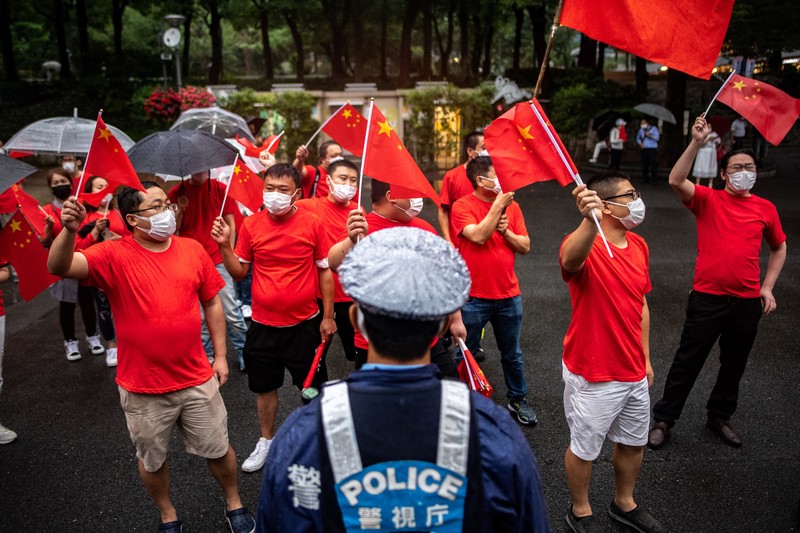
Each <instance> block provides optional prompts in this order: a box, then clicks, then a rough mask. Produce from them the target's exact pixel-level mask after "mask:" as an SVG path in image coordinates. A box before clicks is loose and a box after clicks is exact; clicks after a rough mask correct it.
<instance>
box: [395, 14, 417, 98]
mask: <svg viewBox="0 0 800 533" xmlns="http://www.w3.org/2000/svg"><path fill="white" fill-rule="evenodd" d="M419 7H420V6H419V2H418V0H407V1H406V12H405V15H404V16H403V30H402V33H401V37H400V75H399V76H398V80H397V85H398V86H399V87H406V86H408V84H409V82H410V81H411V32H412V31H413V30H414V22H415V21H416V20H417V13H418V12H419Z"/></svg>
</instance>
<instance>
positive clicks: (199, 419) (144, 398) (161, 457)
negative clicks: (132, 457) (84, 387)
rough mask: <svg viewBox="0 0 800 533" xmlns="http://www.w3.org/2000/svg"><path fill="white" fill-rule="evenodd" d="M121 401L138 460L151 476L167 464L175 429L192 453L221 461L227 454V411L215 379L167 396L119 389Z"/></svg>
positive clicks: (187, 449) (188, 450)
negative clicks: (173, 429)
mask: <svg viewBox="0 0 800 533" xmlns="http://www.w3.org/2000/svg"><path fill="white" fill-rule="evenodd" d="M119 399H120V405H122V410H123V411H125V419H126V421H127V422H128V431H129V432H130V434H131V440H132V441H133V444H134V445H135V446H136V456H137V457H138V458H139V459H140V460H141V461H142V463H143V464H144V468H145V470H147V471H148V472H155V471H157V470H158V469H159V468H161V465H163V464H164V461H166V460H167V450H168V449H169V439H170V434H171V433H172V428H173V426H177V427H178V431H179V432H180V434H181V439H182V440H183V444H184V447H185V448H186V451H187V452H189V453H192V454H194V455H199V456H200V457H203V458H206V459H219V458H220V457H223V456H224V455H225V454H226V453H227V452H228V411H227V410H226V409H225V403H224V402H223V401H222V396H221V395H220V393H219V382H218V381H217V378H216V377H212V378H211V379H209V380H208V381H206V382H205V383H203V384H202V385H197V386H195V387H189V388H188V389H183V390H179V391H175V392H170V393H167V394H137V393H135V392H128V391H126V390H125V389H123V388H122V387H119Z"/></svg>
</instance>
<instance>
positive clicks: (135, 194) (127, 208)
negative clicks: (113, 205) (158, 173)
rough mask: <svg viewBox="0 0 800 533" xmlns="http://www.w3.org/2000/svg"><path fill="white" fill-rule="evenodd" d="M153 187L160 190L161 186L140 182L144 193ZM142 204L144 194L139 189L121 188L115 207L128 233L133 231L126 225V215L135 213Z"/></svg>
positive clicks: (131, 227)
mask: <svg viewBox="0 0 800 533" xmlns="http://www.w3.org/2000/svg"><path fill="white" fill-rule="evenodd" d="M153 187H158V188H159V189H161V185H159V184H158V183H156V182H155V181H143V182H142V188H144V190H145V191H146V190H147V189H152V188H153ZM162 190H163V189H162ZM142 202H144V193H143V192H142V191H140V190H139V189H134V188H133V187H123V188H122V190H120V192H119V194H118V195H117V207H118V208H119V212H120V214H121V215H122V220H123V221H124V222H125V226H126V227H127V228H128V229H129V230H130V231H133V226H131V225H130V224H129V223H128V215H130V214H131V213H133V212H134V211H137V210H138V209H139V205H140V204H141V203H142Z"/></svg>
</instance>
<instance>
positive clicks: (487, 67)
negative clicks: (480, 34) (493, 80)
mask: <svg viewBox="0 0 800 533" xmlns="http://www.w3.org/2000/svg"><path fill="white" fill-rule="evenodd" d="M487 11H488V13H487V17H486V23H487V24H488V26H487V28H486V36H485V38H484V41H483V67H482V70H483V72H482V73H481V74H482V78H484V79H486V78H487V77H489V76H491V74H492V42H493V41H494V2H489V5H488V8H487Z"/></svg>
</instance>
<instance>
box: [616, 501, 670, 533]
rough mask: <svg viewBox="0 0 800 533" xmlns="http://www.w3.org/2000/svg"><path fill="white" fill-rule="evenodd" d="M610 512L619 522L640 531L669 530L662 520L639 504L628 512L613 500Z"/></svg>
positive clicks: (656, 532) (640, 532)
mask: <svg viewBox="0 0 800 533" xmlns="http://www.w3.org/2000/svg"><path fill="white" fill-rule="evenodd" d="M608 514H609V516H611V518H613V519H614V520H616V521H617V522H622V523H623V524H625V525H626V526H630V527H632V528H633V529H635V530H636V531H638V532H639V533H667V532H668V531H669V529H667V528H666V527H664V526H663V525H662V524H661V522H659V521H658V520H656V519H655V518H653V515H651V514H650V513H648V512H647V511H645V510H644V509H642V508H641V507H639V506H638V505H637V506H636V507H634V508H633V509H632V510H630V511H628V512H627V513H626V512H625V511H623V510H622V509H620V508H619V507H618V506H617V504H616V502H615V501H614V500H611V506H610V507H609V508H608Z"/></svg>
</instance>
